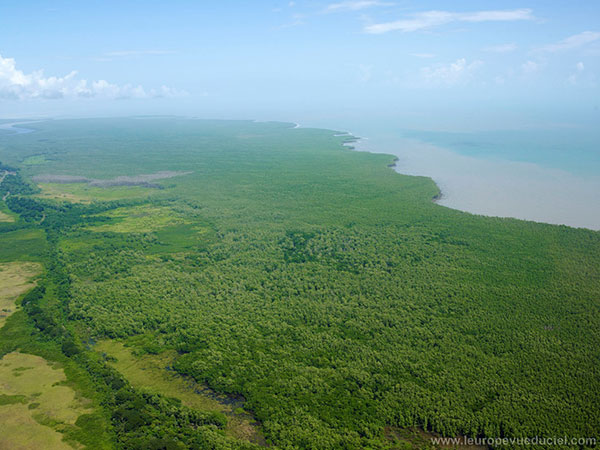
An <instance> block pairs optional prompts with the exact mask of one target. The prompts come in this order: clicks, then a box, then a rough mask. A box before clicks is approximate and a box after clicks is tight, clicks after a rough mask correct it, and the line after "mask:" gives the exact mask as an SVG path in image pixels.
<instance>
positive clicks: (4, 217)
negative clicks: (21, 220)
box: [0, 211, 15, 222]
mask: <svg viewBox="0 0 600 450" xmlns="http://www.w3.org/2000/svg"><path fill="white" fill-rule="evenodd" d="M14 221H15V218H14V217H12V216H9V215H8V214H6V213H5V212H2V211H0V222H14Z"/></svg>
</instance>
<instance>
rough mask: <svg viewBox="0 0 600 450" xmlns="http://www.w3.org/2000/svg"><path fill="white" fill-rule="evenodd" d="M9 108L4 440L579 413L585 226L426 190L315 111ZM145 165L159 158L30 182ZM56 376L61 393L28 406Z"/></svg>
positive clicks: (589, 247) (284, 430)
mask: <svg viewBox="0 0 600 450" xmlns="http://www.w3.org/2000/svg"><path fill="white" fill-rule="evenodd" d="M30 127H31V128H34V129H35V130H36V131H35V132H33V133H28V134H20V135H2V136H0V160H1V161H2V163H3V165H2V166H0V170H2V172H0V173H5V176H4V178H3V180H2V182H1V183H0V194H1V197H3V198H4V200H3V202H2V204H1V205H0V212H1V214H2V215H0V269H1V270H0V283H2V289H3V291H2V292H5V289H9V284H10V283H12V284H10V286H17V285H18V286H20V288H19V289H17V290H15V291H14V292H13V293H12V294H10V295H9V296H7V297H6V299H3V300H0V301H1V302H5V303H6V302H9V303H12V304H14V303H15V301H16V304H18V305H20V309H18V310H17V311H16V312H13V311H12V310H11V312H12V314H11V315H10V316H8V315H7V316H6V317H4V320H5V325H4V326H3V327H2V328H1V329H0V356H2V359H0V376H1V377H4V378H2V380H0V389H2V390H1V391H0V420H2V419H1V417H7V416H10V415H11V414H13V412H14V414H20V415H21V416H22V417H23V421H22V422H20V424H21V425H18V424H13V425H14V427H16V428H15V431H14V433H13V434H11V435H10V436H13V437H9V438H8V439H17V438H18V436H19V435H18V432H19V426H20V427H21V428H23V429H24V428H27V425H26V424H31V427H36V429H37V427H42V428H44V433H47V435H48V438H47V439H48V442H50V440H52V442H55V443H56V445H55V447H53V448H63V447H61V445H62V446H64V445H73V446H86V447H87V448H90V449H96V448H99V449H103V448H106V449H109V448H123V449H138V448H139V449H163V448H168V449H184V448H198V449H200V448H219V449H220V448H223V449H225V448H258V447H260V446H262V445H270V446H272V447H274V448H318V449H337V448H347V449H354V448H374V449H375V448H379V449H385V448H415V447H416V448H419V447H421V446H423V445H425V444H424V442H426V441H425V440H423V439H421V440H418V441H417V443H415V441H414V440H412V439H411V438H409V437H406V436H407V432H406V430H421V431H420V432H433V433H437V434H439V435H443V436H458V435H465V436H487V437H502V436H506V437H528V436H529V437H530V436H573V437H581V436H587V437H592V436H595V435H596V434H597V431H598V430H599V429H600V353H599V352H598V348H600V304H599V303H598V299H599V298H600V233H599V232H594V231H590V230H586V229H574V228H569V227H565V226H553V225H546V224H540V223H533V222H525V221H519V220H513V219H500V218H491V217H482V216H475V215H471V214H467V213H462V212H459V211H454V210H451V209H448V208H444V207H442V206H439V205H436V204H435V203H433V202H432V199H433V198H434V197H435V196H436V195H438V194H439V191H438V189H437V187H436V186H435V184H434V183H433V182H432V181H431V180H430V179H427V178H422V177H412V176H403V175H399V174H397V173H395V172H394V171H393V170H392V169H391V168H389V167H388V166H389V165H390V164H393V163H394V158H393V157H391V156H387V155H374V154H367V153H359V152H353V151H351V149H349V148H347V147H345V146H343V145H342V144H344V143H345V142H348V140H349V139H351V137H350V136H347V135H340V133H336V132H333V131H328V130H317V129H302V128H293V127H292V126H291V125H290V124H284V123H254V122H246V121H199V120H186V119H148V120H135V119H119V120H116V119H102V120H61V121H52V122H38V123H35V124H31V125H30ZM43 154H52V155H53V157H52V159H44V161H43V163H40V160H39V158H37V155H43ZM25 161H26V162H28V163H25ZM32 161H35V163H32ZM3 168H4V169H3ZM161 172H168V173H178V174H179V175H178V176H174V177H169V178H162V179H155V180H153V181H152V183H158V184H160V187H161V189H153V188H149V187H147V186H109V185H107V186H105V187H102V186H90V185H89V184H86V183H71V184H59V183H53V182H49V183H48V181H53V180H47V179H46V180H44V179H39V178H38V180H42V181H46V182H44V183H40V184H39V185H38V184H36V183H35V182H34V181H33V180H35V179H36V178H35V177H36V176H39V175H43V174H48V173H52V174H56V175H62V176H69V177H81V178H84V179H93V180H114V179H116V178H117V177H136V176H144V174H156V173H161ZM54 181H55V180H54ZM4 216H7V217H11V218H13V219H14V220H13V221H7V220H3V219H2V217H4ZM42 266H43V270H42ZM11 271H12V272H11ZM3 274H4V276H3ZM10 274H13V275H10ZM9 275H10V276H9ZM35 277H37V278H35ZM17 278H18V281H15V280H17ZM34 278H35V283H33V281H31V280H33V279H34ZM34 285H35V287H34ZM6 292H7V291H6ZM9 297H10V300H8V298H9ZM2 305H4V303H2ZM3 307H4V308H6V306H3ZM8 308H9V309H10V306H9V307H8ZM21 359H23V361H21ZM28 367H32V369H31V370H30V369H28ZM20 368H24V369H23V370H21V369H20ZM35 371H40V374H39V375H37V376H46V377H49V379H54V378H56V380H57V381H58V382H59V383H58V385H56V386H55V385H54V384H52V385H48V386H46V385H44V386H40V387H39V389H38V390H36V388H35V387H34V386H32V385H31V383H30V382H28V383H25V381H27V380H29V381H31V380H34V379H35V377H34V375H33V374H34V373H35ZM42 372H43V373H44V374H45V375H41V374H42ZM27 374H31V375H27ZM29 376H30V377H32V378H31V379H30V378H26V377H29ZM53 377H54V378H53ZM13 378H14V380H13ZM6 380H9V381H11V382H15V380H17V381H19V380H21V381H23V383H24V384H23V385H21V384H19V383H16V382H15V383H16V384H15V383H13V386H14V387H13V388H10V389H8V388H4V387H2V386H5V383H7V381H6ZM56 388H61V389H63V388H64V389H67V390H68V395H67V394H66V392H67V391H65V397H64V398H70V399H73V401H69V402H68V405H67V404H64V405H63V404H59V403H57V404H55V405H54V407H55V408H56V409H57V410H58V411H56V412H52V411H48V410H47V409H45V408H46V406H44V405H46V404H49V403H48V402H46V403H44V402H45V401H46V400H44V399H50V398H51V397H52V396H53V395H55V392H54V391H55V390H56ZM53 389H54V391H53ZM64 389H63V390H64ZM38 392H41V395H40V396H38V397H39V399H37V397H36V395H35V394H37V393H38ZM34 404H36V406H34V407H31V405H34ZM7 408H8V409H7ZM13 410H14V411H13ZM17 410H18V411H17ZM42 412H44V414H42V415H40V414H41V413H42ZM11 423H12V422H11ZM13 425H11V426H13ZM33 429H34V428H31V430H33ZM28 432H31V433H33V431H28ZM15 433H16V434H15ZM409 434H410V433H409ZM14 436H16V437H14ZM23 436H24V435H23ZM51 436H52V437H51ZM57 436H58V437H60V436H62V438H61V439H58V438H57ZM24 439H25V438H24ZM0 444H1V443H0ZM22 445H25V444H22ZM32 445H33V444H32ZM0 447H1V445H0ZM49 448H51V447H49Z"/></svg>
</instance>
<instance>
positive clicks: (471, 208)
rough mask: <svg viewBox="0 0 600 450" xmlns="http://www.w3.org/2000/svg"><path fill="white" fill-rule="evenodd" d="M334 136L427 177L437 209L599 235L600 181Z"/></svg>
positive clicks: (421, 145)
mask: <svg viewBox="0 0 600 450" xmlns="http://www.w3.org/2000/svg"><path fill="white" fill-rule="evenodd" d="M335 136H348V137H351V138H352V139H351V140H348V141H346V142H344V143H343V145H344V146H345V147H348V148H349V149H351V150H353V151H362V152H369V153H378V154H388V155H391V156H394V157H395V160H394V163H393V164H391V165H390V168H392V169H394V170H395V171H396V172H398V173H400V174H403V175H415V176H426V177H429V178H431V179H432V180H433V181H434V182H435V184H436V186H437V187H438V190H439V194H438V195H437V196H435V197H434V198H432V201H433V202H434V203H436V204H439V205H441V206H446V207H449V208H452V209H457V210H460V211H464V212H468V213H472V214H480V215H485V216H490V217H506V218H515V219H520V220H529V221H534V222H541V223H547V224H552V225H566V226H570V227H575V228H587V229H590V230H593V231H600V209H599V210H597V211H596V210H595V209H594V208H592V207H591V205H593V204H595V202H597V194H596V193H597V192H600V177H599V178H595V177H584V176H578V175H574V174H572V173H570V172H567V171H564V170H560V169H549V168H545V167H541V166H539V165H537V164H534V163H526V162H515V161H507V160H500V159H483V158H476V157H472V156H465V155H460V154H458V153H456V152H453V151H451V150H448V149H445V148H442V147H438V146H435V145H432V144H428V143H425V142H421V141H418V140H415V139H405V138H393V139H378V138H364V137H358V136H357V135H356V134H354V133H351V132H345V133H339V132H338V133H336V134H335ZM596 209H597V208H596Z"/></svg>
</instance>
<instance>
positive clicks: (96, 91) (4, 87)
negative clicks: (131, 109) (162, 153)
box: [0, 55, 183, 100]
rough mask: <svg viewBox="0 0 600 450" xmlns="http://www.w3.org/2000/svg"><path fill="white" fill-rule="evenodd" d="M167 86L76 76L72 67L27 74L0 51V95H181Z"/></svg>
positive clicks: (147, 96) (144, 96)
mask: <svg viewBox="0 0 600 450" xmlns="http://www.w3.org/2000/svg"><path fill="white" fill-rule="evenodd" d="M182 94H183V92H178V91H176V90H174V89H171V88H169V87H167V86H162V87H161V88H160V89H151V90H145V89H144V88H143V87H142V86H140V85H137V86H134V85H132V84H125V85H121V86H120V85H117V84H113V83H109V82H107V81H105V80H98V81H90V82H88V81H87V80H83V79H78V78H77V72H76V71H72V72H70V73H69V74H67V75H65V76H62V77H45V76H44V73H43V72H42V71H41V70H40V71H35V72H32V73H29V74H26V73H24V72H23V71H21V70H19V69H17V66H16V63H15V60H14V59H12V58H3V57H2V56H1V55H0V99H14V100H26V99H39V98H41V99H57V98H108V99H125V98H157V97H173V96H178V95H182Z"/></svg>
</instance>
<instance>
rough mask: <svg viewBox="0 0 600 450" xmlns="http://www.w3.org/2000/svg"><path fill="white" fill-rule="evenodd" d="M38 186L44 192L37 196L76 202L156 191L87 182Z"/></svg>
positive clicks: (134, 196)
mask: <svg viewBox="0 0 600 450" xmlns="http://www.w3.org/2000/svg"><path fill="white" fill-rule="evenodd" d="M38 186H39V188H40V189H41V190H42V192H40V193H39V194H37V197H40V198H47V199H53V200H64V201H69V202H74V203H90V202H92V201H94V200H98V201H110V200H122V199H130V198H146V197H148V196H149V195H150V194H151V193H152V192H153V191H155V189H152V188H146V187H141V186H114V187H97V186H89V185H88V184H87V183H64V184H63V183H39V184H38Z"/></svg>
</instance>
